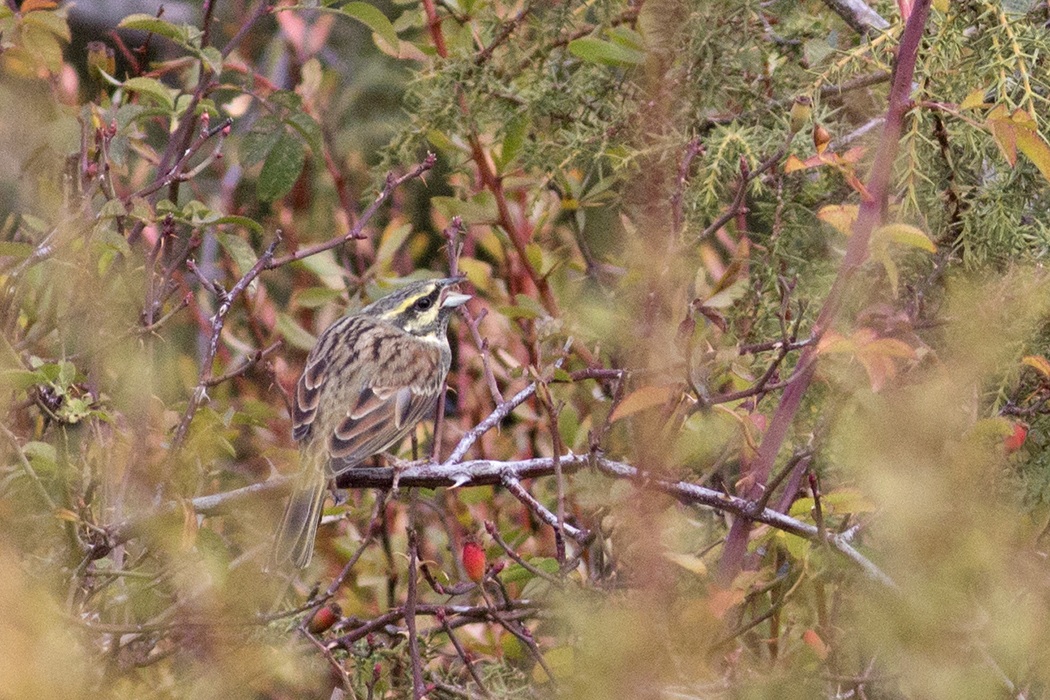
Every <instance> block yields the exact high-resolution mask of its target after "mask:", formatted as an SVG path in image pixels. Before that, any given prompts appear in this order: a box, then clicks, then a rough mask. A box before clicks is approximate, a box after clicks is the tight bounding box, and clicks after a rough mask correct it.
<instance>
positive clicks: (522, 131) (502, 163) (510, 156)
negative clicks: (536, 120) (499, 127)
mask: <svg viewBox="0 0 1050 700" xmlns="http://www.w3.org/2000/svg"><path fill="white" fill-rule="evenodd" d="M530 124H531V120H530V119H529V115H528V114H526V113H524V112H522V113H521V114H519V115H518V116H516V117H514V118H513V119H511V120H510V122H508V123H507V127H506V129H505V130H504V132H503V147H502V148H501V149H500V154H499V163H498V165H499V167H500V169H501V170H502V169H504V168H506V167H507V166H508V165H510V164H511V163H513V162H514V159H515V158H517V156H518V153H520V152H521V147H522V146H523V145H524V143H525V136H526V135H527V134H528V132H529V125H530Z"/></svg>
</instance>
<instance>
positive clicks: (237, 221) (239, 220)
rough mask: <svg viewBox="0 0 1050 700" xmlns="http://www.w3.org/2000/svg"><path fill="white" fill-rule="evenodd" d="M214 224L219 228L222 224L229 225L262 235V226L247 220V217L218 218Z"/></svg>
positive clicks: (253, 220) (254, 221) (252, 220)
mask: <svg viewBox="0 0 1050 700" xmlns="http://www.w3.org/2000/svg"><path fill="white" fill-rule="evenodd" d="M214 223H215V225H216V226H220V225H224V224H230V225H232V226H240V227H242V228H246V229H248V230H250V231H252V232H254V233H263V231H264V229H263V226H262V224H260V223H259V222H258V221H256V220H255V219H249V218H248V217H247V216H235V215H230V216H220V217H219V218H218V219H216V220H215V222H214Z"/></svg>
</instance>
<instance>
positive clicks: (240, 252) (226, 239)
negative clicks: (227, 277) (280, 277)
mask: <svg viewBox="0 0 1050 700" xmlns="http://www.w3.org/2000/svg"><path fill="white" fill-rule="evenodd" d="M216 238H218V239H219V244H220V245H221V246H222V248H223V250H225V251H226V254H227V255H229V256H230V259H231V260H233V263H234V264H235V265H236V266H237V270H238V271H239V272H240V273H241V274H242V275H243V274H244V273H246V272H248V270H250V269H252V267H253V266H254V265H255V263H256V261H258V259H259V258H258V257H257V256H256V255H255V251H254V250H252V247H251V246H250V245H249V244H248V241H246V240H244V239H243V238H241V237H240V236H237V235H234V234H232V233H220V234H218V235H217V236H216ZM258 281H259V280H258V278H256V279H255V280H253V281H252V285H255V283H256V282H258ZM249 289H251V290H252V291H255V290H254V288H252V287H249Z"/></svg>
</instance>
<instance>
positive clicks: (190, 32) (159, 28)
mask: <svg viewBox="0 0 1050 700" xmlns="http://www.w3.org/2000/svg"><path fill="white" fill-rule="evenodd" d="M117 26H118V27H121V28H123V29H140V30H142V31H151V33H153V34H155V35H160V36H162V37H165V38H166V39H170V40H171V41H173V42H175V43H176V44H182V45H183V46H186V47H187V48H195V45H196V44H199V42H201V30H199V29H197V28H196V27H191V26H187V25H183V26H177V25H175V24H172V23H171V22H166V21H165V20H162V19H160V18H158V17H154V16H152V15H145V14H141V13H140V14H135V15H128V16H127V17H125V18H124V19H122V20H121V23H120V24H118V25H117Z"/></svg>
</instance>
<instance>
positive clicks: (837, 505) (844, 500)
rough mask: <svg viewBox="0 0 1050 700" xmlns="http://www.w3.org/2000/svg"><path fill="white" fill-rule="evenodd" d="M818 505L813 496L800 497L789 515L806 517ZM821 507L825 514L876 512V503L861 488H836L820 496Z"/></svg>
mask: <svg viewBox="0 0 1050 700" xmlns="http://www.w3.org/2000/svg"><path fill="white" fill-rule="evenodd" d="M814 505H816V504H815V502H814V501H813V498H812V497H811V496H807V497H805V498H800V499H798V500H796V501H795V502H794V503H792V504H791V510H790V511H788V514H789V515H792V516H794V517H796V518H797V517H804V516H810V515H812V511H813V506H814ZM820 508H821V510H822V511H823V513H824V515H845V514H847V513H874V512H875V509H876V508H875V504H874V503H873V502H872V501H871V500H869V499H868V497H867V496H865V495H864V493H863V492H862V491H861V490H860V489H856V488H849V487H847V488H842V489H835V490H834V491H830V492H828V493H825V494H821V496H820Z"/></svg>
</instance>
